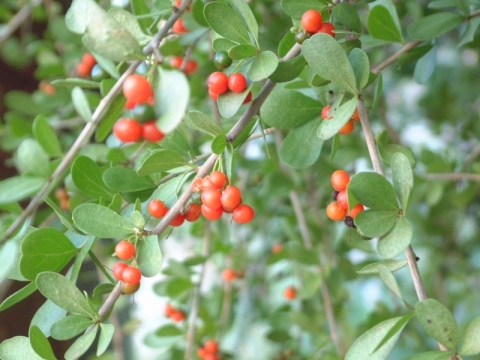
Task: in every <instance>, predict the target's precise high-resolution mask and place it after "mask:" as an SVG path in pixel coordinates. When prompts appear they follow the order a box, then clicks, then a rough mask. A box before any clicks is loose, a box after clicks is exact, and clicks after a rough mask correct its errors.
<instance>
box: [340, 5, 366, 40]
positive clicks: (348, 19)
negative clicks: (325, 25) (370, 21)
mask: <svg viewBox="0 0 480 360" xmlns="http://www.w3.org/2000/svg"><path fill="white" fill-rule="evenodd" d="M333 17H334V18H335V20H337V21H338V22H339V23H340V24H343V25H345V26H347V27H348V28H350V29H351V30H352V31H355V32H356V33H361V32H362V23H361V21H360V16H359V15H358V10H357V9H356V8H355V7H354V6H353V5H352V4H350V3H347V2H341V3H339V4H336V5H335V6H334V7H333Z"/></svg>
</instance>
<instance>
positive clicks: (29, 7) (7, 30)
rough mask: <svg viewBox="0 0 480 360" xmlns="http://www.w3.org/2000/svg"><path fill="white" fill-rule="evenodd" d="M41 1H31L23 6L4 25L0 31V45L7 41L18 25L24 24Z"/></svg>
mask: <svg viewBox="0 0 480 360" xmlns="http://www.w3.org/2000/svg"><path fill="white" fill-rule="evenodd" d="M41 2H42V1H41V0H32V1H31V3H30V4H26V5H25V6H23V7H22V8H21V9H20V10H19V11H18V12H17V13H16V14H15V15H14V16H13V17H12V18H11V19H10V21H9V23H8V24H7V25H5V26H4V27H3V28H2V29H1V30H0V45H1V44H2V43H3V42H4V41H5V40H7V39H8V38H9V37H10V36H11V35H12V34H13V33H14V32H15V31H16V30H17V29H18V27H19V26H20V25H22V24H23V23H24V21H25V20H26V19H27V18H28V17H29V16H30V14H31V13H32V11H33V9H34V8H35V7H37V6H38V5H40V3H41Z"/></svg>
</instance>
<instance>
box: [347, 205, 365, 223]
mask: <svg viewBox="0 0 480 360" xmlns="http://www.w3.org/2000/svg"><path fill="white" fill-rule="evenodd" d="M363 210H365V208H364V207H363V205H362V204H360V203H358V204H357V205H355V206H354V207H353V208H352V210H351V211H350V214H348V215H349V216H350V217H351V218H352V219H355V217H356V216H357V215H358V214H359V213H361V212H362V211H363Z"/></svg>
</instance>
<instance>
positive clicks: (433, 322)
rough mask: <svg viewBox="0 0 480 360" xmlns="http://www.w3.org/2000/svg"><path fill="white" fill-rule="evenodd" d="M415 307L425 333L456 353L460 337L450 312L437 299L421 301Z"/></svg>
mask: <svg viewBox="0 0 480 360" xmlns="http://www.w3.org/2000/svg"><path fill="white" fill-rule="evenodd" d="M415 307H416V311H417V317H418V321H419V322H420V325H422V327H423V329H424V330H425V332H426V333H427V334H428V335H430V336H431V337H432V338H434V339H435V340H437V341H438V342H439V343H440V344H442V345H445V346H446V347H447V348H448V349H449V350H451V351H456V349H457V346H458V343H459V338H460V336H459V332H458V325H457V323H456V321H455V318H454V317H453V315H452V313H451V312H450V310H448V309H447V308H446V307H445V305H443V304H442V303H440V302H439V301H437V300H435V299H426V300H423V301H419V302H418V303H417V304H416V306H415ZM477 340H478V339H477Z"/></svg>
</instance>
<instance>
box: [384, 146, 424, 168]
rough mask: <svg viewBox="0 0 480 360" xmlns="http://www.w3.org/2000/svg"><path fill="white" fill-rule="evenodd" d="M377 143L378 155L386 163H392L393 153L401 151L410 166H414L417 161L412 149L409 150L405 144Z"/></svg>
mask: <svg viewBox="0 0 480 360" xmlns="http://www.w3.org/2000/svg"><path fill="white" fill-rule="evenodd" d="M377 145H378V151H379V153H380V156H381V157H382V160H383V161H385V162H386V163H387V164H391V163H392V158H393V155H395V154H396V153H402V154H403V155H405V156H406V157H407V159H408V162H409V163H410V166H411V167H412V168H414V167H415V165H416V163H417V161H416V159H415V155H414V154H413V152H412V150H410V149H409V148H406V147H405V146H402V145H397V144H380V143H377Z"/></svg>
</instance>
